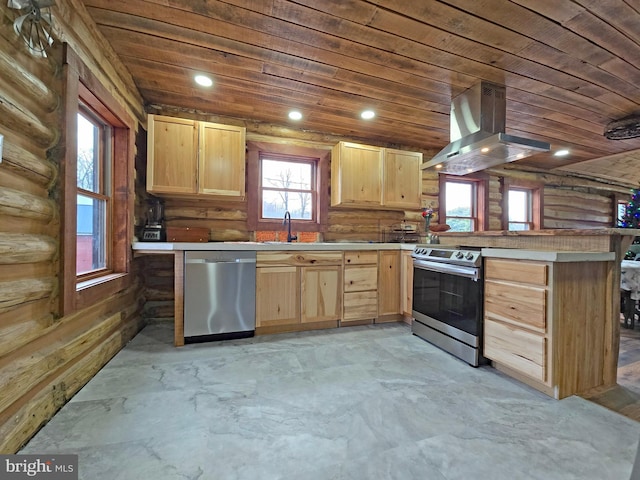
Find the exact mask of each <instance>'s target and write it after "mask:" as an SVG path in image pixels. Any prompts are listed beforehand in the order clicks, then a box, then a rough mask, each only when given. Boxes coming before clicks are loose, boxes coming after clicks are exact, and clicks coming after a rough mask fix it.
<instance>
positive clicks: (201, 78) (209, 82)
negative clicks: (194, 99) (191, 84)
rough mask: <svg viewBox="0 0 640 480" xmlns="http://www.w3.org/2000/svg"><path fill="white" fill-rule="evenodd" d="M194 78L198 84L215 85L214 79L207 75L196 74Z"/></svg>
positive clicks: (204, 85)
mask: <svg viewBox="0 0 640 480" xmlns="http://www.w3.org/2000/svg"><path fill="white" fill-rule="evenodd" d="M194 80H195V81H196V83H197V84H198V85H202V86H203V87H210V86H211V85H213V80H211V79H210V78H209V77H207V76H206V75H196V76H195V77H194Z"/></svg>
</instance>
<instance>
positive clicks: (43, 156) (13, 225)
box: [0, 0, 144, 453]
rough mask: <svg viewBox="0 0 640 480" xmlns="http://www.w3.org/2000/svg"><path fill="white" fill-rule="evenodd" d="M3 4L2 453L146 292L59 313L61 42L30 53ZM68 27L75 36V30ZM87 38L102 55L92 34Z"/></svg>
mask: <svg viewBox="0 0 640 480" xmlns="http://www.w3.org/2000/svg"><path fill="white" fill-rule="evenodd" d="M75 1H76V0H58V1H57V2H56V3H57V4H59V6H60V8H68V9H70V10H72V11H73V12H74V13H73V17H74V18H76V19H78V15H80V14H79V13H77V12H79V11H80V10H79V8H80V6H79V5H77V4H73V5H71V6H69V5H67V2H69V3H74V2H75ZM6 5H7V3H6V2H2V3H0V19H1V20H2V22H0V70H1V71H2V75H0V133H2V134H3V135H4V148H3V154H2V163H0V392H2V393H1V394H0V453H13V452H16V451H17V450H18V449H19V448H20V446H21V445H22V444H24V443H25V442H26V441H27V440H28V439H29V438H30V437H31V436H32V435H33V434H34V433H35V432H36V431H37V430H38V429H39V427H40V426H41V425H42V424H44V423H46V422H47V421H48V420H49V418H50V417H51V416H52V415H53V414H54V413H55V412H56V411H57V410H58V409H59V408H60V407H61V406H62V405H63V404H64V403H65V402H66V401H67V400H68V399H69V398H70V397H71V396H72V395H73V394H74V393H75V392H77V391H78V390H79V389H80V388H81V387H82V386H83V385H84V384H85V383H86V382H87V381H88V380H89V379H90V378H91V377H92V376H93V375H94V374H95V373H96V372H97V371H98V370H99V369H100V368H101V367H102V366H103V365H104V364H105V363H106V362H107V361H108V360H109V359H110V358H111V357H112V356H113V355H114V354H115V353H116V352H117V351H118V350H119V349H120V348H122V346H123V345H124V343H126V342H127V341H128V340H129V339H130V338H131V337H132V336H133V335H135V333H136V332H137V331H138V330H139V329H140V327H141V325H142V320H141V319H142V317H141V315H140V311H141V309H142V305H143V303H144V296H143V294H142V283H141V281H140V280H137V281H134V282H133V285H132V286H130V287H129V288H127V289H126V290H123V291H120V292H118V293H117V294H115V295H113V296H112V297H110V298H103V299H101V300H100V301H99V302H97V303H96V304H94V305H92V306H91V307H89V308H87V309H84V310H81V311H77V312H74V313H72V314H69V315H65V316H64V317H60V316H59V315H58V313H57V312H58V311H59V310H58V305H59V300H60V299H59V292H58V281H57V276H58V275H59V271H60V265H59V263H58V262H59V255H60V249H61V234H60V231H59V229H60V219H59V216H60V211H61V208H60V205H59V204H58V202H57V201H56V199H58V198H60V194H59V193H60V192H59V187H58V185H59V184H58V172H59V165H60V153H59V152H58V150H57V149H56V143H57V142H58V139H59V137H60V133H61V132H60V128H61V125H62V121H61V119H62V111H61V105H62V102H61V95H62V92H61V85H62V83H61V78H60V74H61V64H62V48H61V45H60V42H56V43H55V44H54V48H53V50H52V51H51V54H50V56H49V58H47V59H43V58H36V57H33V56H31V55H29V54H27V53H25V52H26V48H25V46H24V44H23V43H22V42H21V41H20V40H19V39H18V38H17V36H16V35H15V33H14V32H13V29H12V22H13V19H14V18H15V17H16V13H17V12H16V11H15V10H11V9H8V8H7V6H6ZM67 18H68V17H67ZM58 23H59V26H60V22H58ZM93 29H94V30H95V27H93ZM66 34H67V35H68V37H69V38H67V40H69V41H72V39H73V37H74V35H73V32H70V31H67V32H66ZM83 41H85V42H87V44H88V45H89V47H90V51H92V52H95V55H98V56H99V55H101V54H100V53H99V52H101V51H102V48H103V46H102V45H95V44H92V43H91V36H86V37H85V39H84V40H83ZM92 47H93V48H92ZM97 63H100V64H101V68H104V67H103V65H105V64H107V62H106V61H105V60H104V58H98V59H97ZM141 108H142V106H141V105H140V109H141ZM134 268H135V266H134Z"/></svg>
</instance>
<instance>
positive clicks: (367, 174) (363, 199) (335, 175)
mask: <svg viewBox="0 0 640 480" xmlns="http://www.w3.org/2000/svg"><path fill="white" fill-rule="evenodd" d="M382 155H383V149H382V148H380V147H372V146H368V145H360V144H357V143H347V142H340V143H338V145H336V146H335V147H334V148H333V150H332V154H331V205H332V206H336V205H346V206H360V207H380V205H381V203H382Z"/></svg>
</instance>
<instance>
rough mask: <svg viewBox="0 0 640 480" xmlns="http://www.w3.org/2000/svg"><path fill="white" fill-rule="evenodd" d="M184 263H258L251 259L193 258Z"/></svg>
mask: <svg viewBox="0 0 640 480" xmlns="http://www.w3.org/2000/svg"><path fill="white" fill-rule="evenodd" d="M184 263H233V264H235V263H256V261H255V260H253V259H251V258H236V259H235V260H216V259H213V258H192V259H190V260H185V262H184Z"/></svg>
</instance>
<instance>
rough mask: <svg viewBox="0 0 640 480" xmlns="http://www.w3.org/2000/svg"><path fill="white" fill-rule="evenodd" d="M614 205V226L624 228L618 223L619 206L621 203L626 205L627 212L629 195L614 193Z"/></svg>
mask: <svg viewBox="0 0 640 480" xmlns="http://www.w3.org/2000/svg"><path fill="white" fill-rule="evenodd" d="M611 200H612V202H611V203H612V207H613V225H612V226H613V228H624V227H622V226H620V224H619V223H618V207H619V206H620V205H624V206H625V213H626V206H627V205H629V201H630V198H629V195H622V194H621V193H614V194H613V195H612V199H611Z"/></svg>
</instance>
